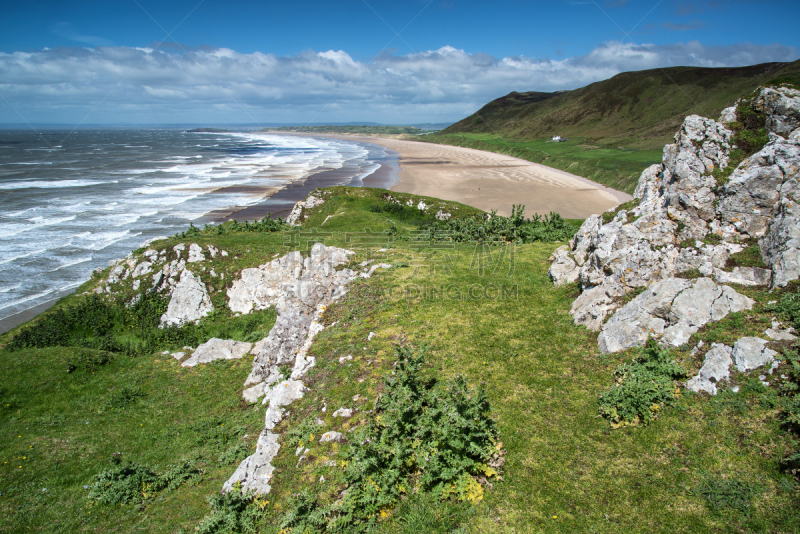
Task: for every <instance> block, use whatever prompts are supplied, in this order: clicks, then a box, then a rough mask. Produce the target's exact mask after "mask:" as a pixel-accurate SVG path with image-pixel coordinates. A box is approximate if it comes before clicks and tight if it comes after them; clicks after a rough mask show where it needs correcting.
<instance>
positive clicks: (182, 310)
mask: <svg viewBox="0 0 800 534" xmlns="http://www.w3.org/2000/svg"><path fill="white" fill-rule="evenodd" d="M213 311H214V305H213V304H211V297H209V295H208V289H206V285H205V284H204V283H203V282H202V281H201V280H200V278H199V277H197V276H195V275H194V274H192V271H189V270H188V269H184V270H183V271H182V272H181V279H180V282H178V284H177V285H176V286H175V288H174V289H173V290H172V296H171V297H170V299H169V305H168V306H167V311H166V313H164V315H162V316H161V326H181V325H184V324H186V323H189V322H193V323H196V322H198V321H199V320H200V319H202V318H203V317H205V316H206V315H208V314H209V313H211V312H213Z"/></svg>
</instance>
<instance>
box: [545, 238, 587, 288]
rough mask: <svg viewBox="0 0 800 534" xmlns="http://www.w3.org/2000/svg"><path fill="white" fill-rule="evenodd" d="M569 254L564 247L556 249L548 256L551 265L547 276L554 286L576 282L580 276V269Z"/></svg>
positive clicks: (567, 249) (567, 248)
mask: <svg viewBox="0 0 800 534" xmlns="http://www.w3.org/2000/svg"><path fill="white" fill-rule="evenodd" d="M569 252H570V251H569V247H567V246H566V245H564V246H561V247H558V248H557V249H556V250H555V252H553V255H552V256H550V261H551V262H553V263H552V264H551V265H550V269H549V270H548V271H547V275H548V276H549V277H550V279H551V280H552V281H553V283H554V284H555V285H556V286H560V285H563V284H571V283H572V282H577V281H578V276H580V273H581V271H580V267H579V266H578V264H577V263H575V260H574V259H572V257H571V256H570V253H569Z"/></svg>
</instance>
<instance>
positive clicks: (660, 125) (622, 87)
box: [442, 61, 800, 149]
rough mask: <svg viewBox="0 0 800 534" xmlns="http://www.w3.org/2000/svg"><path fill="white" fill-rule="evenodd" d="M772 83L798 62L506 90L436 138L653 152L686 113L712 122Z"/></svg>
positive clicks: (795, 73)
mask: <svg viewBox="0 0 800 534" xmlns="http://www.w3.org/2000/svg"><path fill="white" fill-rule="evenodd" d="M778 78H788V79H793V80H795V81H800V61H795V62H793V63H764V64H761V65H753V66H749V67H736V68H714V69H711V68H701V67H671V68H665V69H653V70H644V71H638V72H624V73H622V74H618V75H616V76H614V77H613V78H609V79H608V80H604V81H601V82H596V83H593V84H590V85H587V86H586V87H582V88H580V89H575V90H572V91H559V92H555V93H542V92H535V91H534V92H527V93H517V92H512V93H510V94H508V95H506V96H504V97H502V98H498V99H497V100H494V101H492V102H490V103H488V104H486V105H485V106H484V107H483V108H481V109H480V110H479V111H478V112H477V113H474V114H473V115H470V116H469V117H467V118H465V119H463V120H461V121H459V122H457V123H455V124H453V125H452V126H450V127H449V128H446V129H445V130H443V131H442V133H443V134H455V133H492V134H497V135H502V136H507V137H511V138H514V139H535V138H541V137H552V136H553V135H561V136H565V137H583V138H591V139H592V140H594V141H595V142H599V143H602V144H605V145H621V146H624V147H626V148H658V149H660V148H661V147H662V146H663V145H664V144H665V143H668V142H670V141H671V139H672V136H673V135H675V132H676V131H677V129H678V127H679V126H680V124H681V123H682V122H683V119H684V117H686V116H687V115H691V114H698V115H702V116H704V117H713V118H716V117H718V116H719V112H720V111H722V109H723V108H725V107H727V106H730V105H731V104H732V103H733V101H734V100H736V99H737V98H739V97H741V96H744V95H746V94H747V93H749V92H751V91H753V90H755V89H756V88H757V87H758V86H760V85H763V84H765V83H768V82H769V81H770V80H773V79H778Z"/></svg>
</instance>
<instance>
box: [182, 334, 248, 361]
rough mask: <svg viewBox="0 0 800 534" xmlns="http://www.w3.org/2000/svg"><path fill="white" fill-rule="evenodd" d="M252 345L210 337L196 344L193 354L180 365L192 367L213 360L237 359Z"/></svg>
mask: <svg viewBox="0 0 800 534" xmlns="http://www.w3.org/2000/svg"><path fill="white" fill-rule="evenodd" d="M252 347H253V344H252V343H245V342H244V341H233V340H231V339H218V338H215V337H212V338H211V339H209V340H208V341H206V342H205V343H203V344H202V345H200V346H198V347H197V349H195V351H194V354H192V356H191V357H190V358H188V359H187V360H186V361H185V362H183V363H182V364H181V366H182V367H194V366H196V365H197V364H200V363H210V362H213V361H215V360H238V359H240V358H241V357H242V356H244V355H245V354H247V353H248V352H249V351H250V349H251V348H252Z"/></svg>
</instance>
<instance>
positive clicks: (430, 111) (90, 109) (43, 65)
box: [0, 41, 800, 124]
mask: <svg viewBox="0 0 800 534" xmlns="http://www.w3.org/2000/svg"><path fill="white" fill-rule="evenodd" d="M798 55H800V51H798V49H797V48H794V47H788V46H782V45H780V44H775V45H755V44H749V43H743V44H738V45H731V46H725V47H708V46H704V45H703V44H701V43H699V42H696V41H692V42H688V43H678V44H672V45H649V44H642V45H636V44H631V43H625V44H623V43H619V42H608V43H604V44H602V45H600V46H597V47H596V48H595V49H593V50H592V51H591V52H590V53H588V54H586V55H584V56H579V57H571V58H566V59H558V60H554V59H549V58H529V57H523V56H516V57H505V58H500V59H498V58H494V57H492V56H489V55H486V54H480V53H478V54H469V53H466V52H464V51H463V50H458V49H455V48H452V47H449V46H445V47H442V48H440V49H438V50H429V51H424V52H419V53H414V54H407V55H397V54H394V53H388V52H385V53H383V54H381V55H379V56H378V57H376V58H375V59H374V60H373V61H359V60H356V59H353V58H352V57H351V56H350V55H349V54H347V53H346V52H344V51H341V50H338V51H336V50H328V51H324V52H313V51H308V52H304V53H301V54H298V55H295V56H285V57H281V56H275V55H272V54H265V53H260V52H255V53H251V54H242V53H239V52H236V51H234V50H230V49H226V48H217V49H208V48H204V49H194V50H187V51H182V50H178V51H176V50H174V49H169V50H161V49H154V48H130V47H97V48H58V49H45V50H42V51H37V52H14V53H0V72H3V80H2V83H1V84H0V97H2V99H3V100H4V101H5V103H6V104H7V106H6V107H5V109H3V108H0V109H3V111H0V122H12V121H16V120H18V119H17V117H16V114H20V115H22V116H24V117H25V118H26V119H27V120H29V121H31V122H34V121H39V122H42V121H43V122H79V121H82V120H84V119H85V120H87V122H90V123H104V122H128V123H137V122H138V123H145V122H151V123H152V122H183V123H211V122H232V123H249V122H252V123H255V124H258V123H262V122H304V121H313V122H326V121H328V122H334V121H359V120H364V121H375V122H394V123H409V122H440V121H441V122H444V121H449V120H457V119H459V118H461V117H463V116H465V115H468V114H470V113H472V112H474V111H475V110H476V109H478V108H479V107H480V106H482V105H483V104H485V103H486V102H488V101H489V100H491V99H493V98H497V97H499V96H502V95H504V94H506V93H508V92H510V91H533V90H536V91H555V90H561V89H572V88H576V87H581V86H584V85H586V84H589V83H592V82H595V81H598V80H602V79H606V78H609V77H611V76H613V75H615V74H617V73H619V72H623V71H631V70H643V69H651V68H657V67H670V66H678V65H695V66H704V67H724V66H735V65H751V64H756V63H763V62H769V61H793V60H795V59H797V58H798ZM10 107H13V110H12V109H9V108H10ZM90 113H91V114H90ZM89 114H90V115H89ZM87 117H88V118H87Z"/></svg>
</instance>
